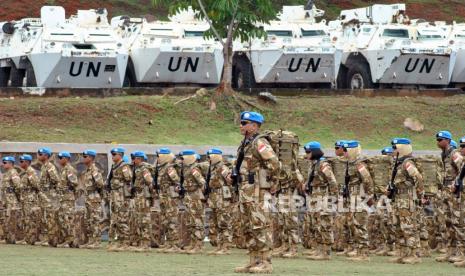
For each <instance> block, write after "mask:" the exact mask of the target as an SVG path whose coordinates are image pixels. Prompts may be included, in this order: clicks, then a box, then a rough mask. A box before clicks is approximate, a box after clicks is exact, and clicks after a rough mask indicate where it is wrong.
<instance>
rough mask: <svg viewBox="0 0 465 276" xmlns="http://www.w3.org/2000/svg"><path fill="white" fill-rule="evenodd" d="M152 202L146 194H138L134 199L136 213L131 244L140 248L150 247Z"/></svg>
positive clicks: (134, 214) (133, 220)
mask: <svg viewBox="0 0 465 276" xmlns="http://www.w3.org/2000/svg"><path fill="white" fill-rule="evenodd" d="M150 205H151V204H150V201H149V200H147V198H145V196H144V193H137V194H136V195H135V197H134V208H135V209H134V213H133V219H132V223H131V224H132V227H131V244H133V245H139V246H149V245H150V240H151V239H150V235H151V233H152V224H151V221H150Z"/></svg>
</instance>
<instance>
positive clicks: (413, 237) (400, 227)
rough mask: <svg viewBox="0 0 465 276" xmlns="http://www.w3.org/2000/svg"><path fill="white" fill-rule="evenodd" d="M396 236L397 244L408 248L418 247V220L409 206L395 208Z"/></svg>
mask: <svg viewBox="0 0 465 276" xmlns="http://www.w3.org/2000/svg"><path fill="white" fill-rule="evenodd" d="M395 222H396V237H397V243H396V244H398V245H400V246H402V247H408V248H410V249H416V248H418V239H417V234H416V233H417V231H418V228H417V227H418V222H417V216H416V214H415V213H414V212H413V211H412V210H410V209H409V208H396V215H395Z"/></svg>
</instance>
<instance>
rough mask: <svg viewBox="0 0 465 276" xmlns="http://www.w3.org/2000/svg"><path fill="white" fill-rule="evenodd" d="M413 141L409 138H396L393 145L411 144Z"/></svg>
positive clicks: (392, 142)
mask: <svg viewBox="0 0 465 276" xmlns="http://www.w3.org/2000/svg"><path fill="white" fill-rule="evenodd" d="M410 144H412V142H411V141H410V139H408V138H394V139H392V141H391V145H410Z"/></svg>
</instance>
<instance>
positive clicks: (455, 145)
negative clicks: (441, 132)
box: [450, 140, 457, 149]
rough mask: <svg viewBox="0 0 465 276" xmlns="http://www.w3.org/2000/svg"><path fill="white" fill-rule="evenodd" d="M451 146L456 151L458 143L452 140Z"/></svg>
mask: <svg viewBox="0 0 465 276" xmlns="http://www.w3.org/2000/svg"><path fill="white" fill-rule="evenodd" d="M450 146H451V147H453V148H454V149H457V142H455V141H454V140H450Z"/></svg>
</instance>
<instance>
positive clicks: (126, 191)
mask: <svg viewBox="0 0 465 276" xmlns="http://www.w3.org/2000/svg"><path fill="white" fill-rule="evenodd" d="M111 171H112V172H111V174H112V177H111V180H110V187H111V193H110V205H111V215H110V232H109V239H110V245H109V248H108V249H109V250H110V251H119V250H125V249H128V247H129V246H130V229H129V224H130V216H131V215H132V208H133V206H131V191H130V186H131V181H132V171H131V168H130V166H129V165H128V164H126V163H124V162H123V161H120V162H119V163H118V164H113V165H112V166H111Z"/></svg>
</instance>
